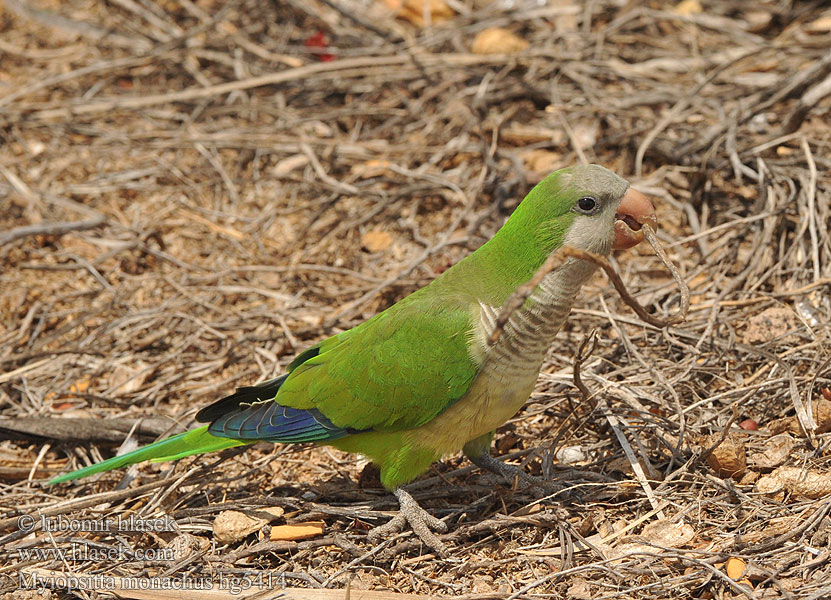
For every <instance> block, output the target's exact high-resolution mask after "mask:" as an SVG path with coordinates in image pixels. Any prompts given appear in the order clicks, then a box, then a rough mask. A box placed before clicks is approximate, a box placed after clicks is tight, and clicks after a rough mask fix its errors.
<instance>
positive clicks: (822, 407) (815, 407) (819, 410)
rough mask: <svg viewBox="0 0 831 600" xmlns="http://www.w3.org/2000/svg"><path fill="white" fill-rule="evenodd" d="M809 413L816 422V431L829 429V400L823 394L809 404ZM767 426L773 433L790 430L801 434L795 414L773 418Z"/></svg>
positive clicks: (826, 431)
mask: <svg viewBox="0 0 831 600" xmlns="http://www.w3.org/2000/svg"><path fill="white" fill-rule="evenodd" d="M811 415H812V416H813V417H814V423H816V424H817V430H816V433H828V432H829V431H831V401H829V400H826V399H825V397H824V396H823V397H821V398H819V399H817V400H815V401H814V402H813V403H812V404H811ZM767 427H768V430H769V431H770V432H771V433H773V434H777V433H784V432H790V433H793V434H794V435H798V436H802V435H803V433H802V427H801V426H800V425H799V419H797V418H796V417H795V416H793V417H784V418H782V419H775V420H773V421H771V422H770V423H768V426H767Z"/></svg>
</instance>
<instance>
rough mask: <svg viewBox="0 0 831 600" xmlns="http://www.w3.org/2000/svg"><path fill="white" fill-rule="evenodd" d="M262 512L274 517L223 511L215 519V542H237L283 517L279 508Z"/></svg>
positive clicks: (266, 509) (270, 508) (274, 507)
mask: <svg viewBox="0 0 831 600" xmlns="http://www.w3.org/2000/svg"><path fill="white" fill-rule="evenodd" d="M261 512H264V513H269V514H271V515H272V517H271V518H267V517H252V516H249V515H247V514H245V513H241V512H239V511H237V510H223V511H222V512H221V513H219V515H217V517H216V519H214V523H213V532H214V540H216V541H217V543H220V544H227V543H231V542H237V541H239V540H241V539H243V538H244V537H246V536H248V535H251V534H252V533H254V532H255V531H259V530H260V529H261V528H262V527H264V526H265V525H268V523H270V522H271V521H272V520H273V519H276V518H277V517H281V516H282V515H283V509H282V508H280V507H279V506H271V507H268V508H264V509H262V511H261Z"/></svg>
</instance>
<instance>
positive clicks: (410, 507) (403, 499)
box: [367, 488, 450, 558]
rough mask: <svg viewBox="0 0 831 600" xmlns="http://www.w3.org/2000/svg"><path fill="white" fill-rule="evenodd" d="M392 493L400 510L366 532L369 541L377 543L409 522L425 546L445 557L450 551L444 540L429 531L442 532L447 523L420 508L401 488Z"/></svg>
mask: <svg viewBox="0 0 831 600" xmlns="http://www.w3.org/2000/svg"><path fill="white" fill-rule="evenodd" d="M393 493H394V494H395V497H396V498H398V505H399V507H400V510H399V512H398V514H397V515H396V516H395V517H393V518H392V520H391V521H389V522H388V523H385V524H384V525H379V526H378V527H375V528H374V529H371V530H370V531H369V533H368V534H367V536H368V537H369V541H370V542H372V543H378V542H379V541H381V540H382V539H383V538H385V537H388V536H389V535H393V534H396V533H400V532H401V531H402V530H403V529H404V527H405V526H406V525H407V524H408V523H409V525H410V528H412V530H413V533H415V534H416V535H417V536H418V538H419V539H420V540H421V541H422V542H424V544H425V545H426V546H429V547H430V548H432V549H433V550H434V551H435V552H436V553H437V554H438V555H439V556H441V557H442V558H445V557H447V555H448V554H449V553H450V552H449V550H448V549H447V546H445V544H444V542H442V541H441V540H440V539H439V538H438V536H436V534H434V533H433V532H432V531H431V529H432V530H435V531H438V532H440V533H444V532H446V531H447V523H445V522H444V521H442V520H441V519H437V518H436V517H434V516H433V515H431V514H430V513H428V512H427V511H426V510H424V509H423V508H421V506H419V504H418V502H416V499H415V498H413V497H412V496H411V495H410V494H409V492H407V491H406V490H404V489H403V488H398V489H397V490H395V492H393Z"/></svg>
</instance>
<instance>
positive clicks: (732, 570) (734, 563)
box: [725, 556, 747, 579]
mask: <svg viewBox="0 0 831 600" xmlns="http://www.w3.org/2000/svg"><path fill="white" fill-rule="evenodd" d="M725 566H726V569H725V570H726V571H727V576H728V577H729V578H730V579H738V578H739V577H741V576H742V575H744V571H745V569H746V568H747V564H746V563H745V562H744V561H743V560H742V559H741V558H736V557H735V556H731V557H730V558H728V559H727V564H726V565H725Z"/></svg>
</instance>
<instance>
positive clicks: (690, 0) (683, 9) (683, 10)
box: [672, 0, 704, 15]
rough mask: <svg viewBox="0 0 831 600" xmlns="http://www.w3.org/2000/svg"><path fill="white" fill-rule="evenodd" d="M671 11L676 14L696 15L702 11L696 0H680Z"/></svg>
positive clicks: (699, 3)
mask: <svg viewBox="0 0 831 600" xmlns="http://www.w3.org/2000/svg"><path fill="white" fill-rule="evenodd" d="M672 11H673V12H674V13H675V14H677V15H698V14H701V13H702V12H703V11H704V8H703V7H702V6H701V2H699V1H698V0H681V2H679V3H678V4H676V5H675V8H673V9H672Z"/></svg>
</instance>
